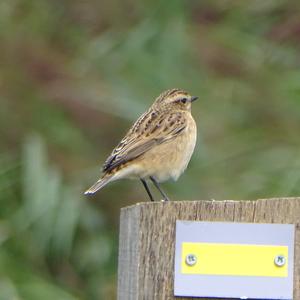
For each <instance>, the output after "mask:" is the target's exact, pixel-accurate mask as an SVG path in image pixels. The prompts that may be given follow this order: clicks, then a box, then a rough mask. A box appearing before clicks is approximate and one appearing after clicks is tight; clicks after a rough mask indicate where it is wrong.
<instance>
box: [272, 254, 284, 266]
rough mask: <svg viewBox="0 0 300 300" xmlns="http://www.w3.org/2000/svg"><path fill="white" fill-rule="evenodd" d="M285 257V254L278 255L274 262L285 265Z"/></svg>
mask: <svg viewBox="0 0 300 300" xmlns="http://www.w3.org/2000/svg"><path fill="white" fill-rule="evenodd" d="M285 262H286V260H285V257H284V256H283V255H277V256H276V257H275V259H274V263H275V265H276V266H277V267H283V266H284V265H285Z"/></svg>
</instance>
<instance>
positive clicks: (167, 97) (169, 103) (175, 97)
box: [152, 89, 198, 111]
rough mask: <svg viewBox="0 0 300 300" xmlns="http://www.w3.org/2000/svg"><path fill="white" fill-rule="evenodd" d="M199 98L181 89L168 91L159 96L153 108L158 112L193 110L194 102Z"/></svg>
mask: <svg viewBox="0 0 300 300" xmlns="http://www.w3.org/2000/svg"><path fill="white" fill-rule="evenodd" d="M197 99H198V97H196V96H191V95H190V94H189V93H187V92H186V91H183V90H180V89H172V90H167V91H165V92H163V93H162V94H160V95H159V97H158V98H157V99H156V100H155V102H154V103H153V105H152V107H153V108H154V109H156V110H169V109H176V110H187V111H190V110H191V106H192V102H193V101H195V100H197Z"/></svg>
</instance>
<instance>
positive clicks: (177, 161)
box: [139, 113, 197, 182]
mask: <svg viewBox="0 0 300 300" xmlns="http://www.w3.org/2000/svg"><path fill="white" fill-rule="evenodd" d="M187 118H188V120H187V121H188V122H187V126H186V128H185V129H184V130H183V131H182V133H181V134H180V135H178V136H177V137H176V138H175V139H172V140H170V141H169V142H165V143H163V144H160V145H158V146H156V147H154V148H153V149H151V150H150V151H148V152H147V153H145V155H144V156H143V159H142V160H141V161H140V163H141V164H142V165H140V167H141V168H139V169H140V171H141V173H140V176H141V177H148V176H153V177H155V178H156V180H157V181H159V182H163V181H166V180H168V179H170V178H172V179H173V180H177V179H178V177H179V176H180V175H181V174H182V173H183V171H184V170H185V169H186V167H187V165H188V163H189V161H190V159H191V156H192V154H193V152H194V148H195V145H196V138H197V128H196V123H195V121H194V119H193V117H192V116H191V114H190V113H189V114H188V115H187Z"/></svg>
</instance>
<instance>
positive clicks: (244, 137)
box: [0, 0, 300, 300]
mask: <svg viewBox="0 0 300 300" xmlns="http://www.w3.org/2000/svg"><path fill="white" fill-rule="evenodd" d="M299 9H300V3H299V1H296V0H291V1H279V0H274V1H240V2H238V1H233V0H228V1H194V0H191V1H183V0H172V1H171V0H170V1H162V0H161V1H148V0H145V1H137V0H125V1H117V0H110V1H108V0H102V1H95V0H91V1H87V2H85V1H79V0H73V1H68V0H60V1H58V0H51V1H50V0H2V1H1V3H0V45H1V46H0V49H1V55H0V66H1V67H0V103H1V108H0V131H1V141H0V165H1V171H0V190H1V193H0V208H1V209H0V300H8V299H9V300H11V299H14V300H21V299H22V300H23V299H24V300H40V299H43V300H47V299H49V300H52V299H57V300H65V299H66V300H69V299H70V300H71V299H80V300H93V299H113V298H114V297H115V293H116V270H117V241H118V218H119V210H120V207H123V206H126V205H129V204H133V203H136V202H139V201H148V198H147V195H146V194H145V192H144V190H143V187H142V185H141V184H140V183H139V182H134V181H124V182H118V183H113V184H111V185H110V186H108V187H106V188H105V189H103V190H102V191H100V192H99V193H98V194H97V195H96V196H93V197H84V196H83V194H82V192H83V191H84V189H85V188H87V187H88V186H89V185H91V184H92V183H93V182H94V181H95V180H96V178H97V176H99V175H100V167H101V164H102V163H103V161H104V159H105V158H106V156H107V155H108V154H109V153H110V151H111V150H112V148H113V147H114V146H115V145H116V143H117V142H118V141H119V139H120V138H121V137H122V135H123V134H124V133H125V132H126V130H127V128H128V127H129V126H130V125H131V123H132V122H133V121H134V120H135V119H136V118H137V116H138V115H139V114H140V113H142V112H143V111H144V110H145V109H146V108H147V107H148V106H149V105H150V104H151V103H152V101H153V100H154V98H155V97H156V96H158V95H159V93H160V92H161V91H163V90H165V89H168V88H174V87H179V88H183V89H186V90H188V91H190V92H191V93H192V94H194V95H198V96H199V97H200V100H198V101H197V103H195V105H194V110H193V115H194V117H195V119H196V121H197V123H198V128H199V137H198V144H197V148H196V151H195V154H194V156H193V158H192V161H191V164H190V166H189V168H188V170H187V172H186V173H185V174H184V175H183V176H182V177H181V178H180V179H179V181H178V182H177V183H172V182H170V183H166V184H164V188H165V189H166V191H167V192H168V194H169V196H170V197H171V199H173V200H183V199H191V200H194V199H256V198H265V197H274V196H293V195H297V194H298V195H299V193H300V171H299V170H300V158H299V147H300V139H299V131H300V85H299V82H300V68H299V67H300V60H299V50H300V35H299V29H300V10H299ZM157 197H158V195H157Z"/></svg>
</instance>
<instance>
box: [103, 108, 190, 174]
mask: <svg viewBox="0 0 300 300" xmlns="http://www.w3.org/2000/svg"><path fill="white" fill-rule="evenodd" d="M186 125H187V120H186V117H185V115H184V112H169V113H163V114H158V113H156V112H153V111H149V112H146V113H145V114H144V115H142V116H141V117H140V118H139V119H138V120H137V121H136V122H135V124H134V125H133V127H132V128H131V129H130V130H129V131H128V133H127V134H126V136H125V137H124V138H123V139H122V141H121V142H120V143H119V145H118V146H117V147H116V148H115V149H114V150H113V152H112V153H111V155H110V156H109V157H108V158H107V160H106V161H105V163H104V165H103V171H104V172H110V171H112V170H113V169H114V168H116V167H118V166H120V165H122V164H124V163H126V162H128V161H131V160H133V159H135V158H137V157H139V156H141V155H142V154H144V153H145V152H147V151H149V150H150V149H152V148H153V147H155V146H156V145H159V144H162V143H165V142H167V141H169V140H171V139H174V138H175V137H177V136H178V135H179V134H180V133H181V132H182V131H183V130H184V129H185V128H186Z"/></svg>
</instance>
